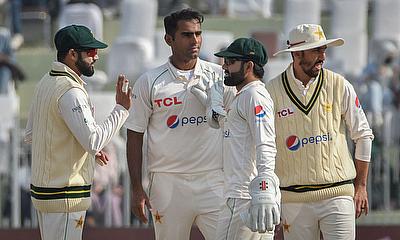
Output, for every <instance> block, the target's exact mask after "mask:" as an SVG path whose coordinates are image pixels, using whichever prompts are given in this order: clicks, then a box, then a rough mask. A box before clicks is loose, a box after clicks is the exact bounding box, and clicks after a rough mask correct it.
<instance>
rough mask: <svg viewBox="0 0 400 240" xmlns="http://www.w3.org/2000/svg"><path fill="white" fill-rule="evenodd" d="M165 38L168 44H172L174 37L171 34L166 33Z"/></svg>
mask: <svg viewBox="0 0 400 240" xmlns="http://www.w3.org/2000/svg"><path fill="white" fill-rule="evenodd" d="M164 40H165V42H166V43H167V44H168V46H171V45H172V41H173V40H174V39H173V37H172V36H171V35H169V34H165V35H164Z"/></svg>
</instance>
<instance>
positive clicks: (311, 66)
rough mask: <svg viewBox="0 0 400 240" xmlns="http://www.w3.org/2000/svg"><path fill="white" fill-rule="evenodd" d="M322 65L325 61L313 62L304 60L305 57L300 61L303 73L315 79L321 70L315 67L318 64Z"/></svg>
mask: <svg viewBox="0 0 400 240" xmlns="http://www.w3.org/2000/svg"><path fill="white" fill-rule="evenodd" d="M318 63H321V64H323V61H321V60H317V61H315V62H311V61H306V60H304V57H303V58H302V59H300V63H299V65H300V67H301V69H302V70H303V72H304V73H305V74H307V76H309V77H310V78H315V77H317V76H318V73H319V70H320V69H317V68H316V67H315V65H316V64H318Z"/></svg>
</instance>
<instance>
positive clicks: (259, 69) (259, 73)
mask: <svg viewBox="0 0 400 240" xmlns="http://www.w3.org/2000/svg"><path fill="white" fill-rule="evenodd" d="M253 73H254V75H255V76H256V77H258V78H259V79H262V78H263V77H264V68H263V67H261V66H260V65H258V64H256V63H254V68H253Z"/></svg>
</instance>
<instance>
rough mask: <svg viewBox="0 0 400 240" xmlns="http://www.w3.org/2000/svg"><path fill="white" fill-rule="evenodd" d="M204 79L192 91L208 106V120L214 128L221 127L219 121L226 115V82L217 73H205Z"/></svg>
mask: <svg viewBox="0 0 400 240" xmlns="http://www.w3.org/2000/svg"><path fill="white" fill-rule="evenodd" d="M203 78H204V79H200V80H199V82H198V83H197V84H196V85H194V86H193V87H192V88H191V89H190V92H191V93H193V95H195V96H196V97H197V99H198V100H199V101H200V102H201V104H202V105H203V106H204V107H205V108H206V116H207V122H208V124H209V125H210V127H212V128H219V127H220V124H219V122H220V121H222V119H223V118H224V117H225V116H226V112H225V110H224V107H223V106H224V84H223V81H222V79H220V78H217V76H216V75H215V73H209V74H204V75H203Z"/></svg>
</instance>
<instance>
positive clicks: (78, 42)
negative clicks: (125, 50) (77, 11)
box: [54, 25, 108, 52]
mask: <svg viewBox="0 0 400 240" xmlns="http://www.w3.org/2000/svg"><path fill="white" fill-rule="evenodd" d="M54 44H55V46H56V49H57V51H59V52H66V51H68V50H69V49H82V50H86V49H93V48H96V49H101V48H106V47H107V46H108V45H107V44H105V43H103V42H100V41H99V40H97V39H96V38H94V36H93V33H92V31H90V29H89V28H87V27H85V26H82V25H69V26H66V27H64V28H61V29H60V30H58V32H57V33H56V35H55V36H54Z"/></svg>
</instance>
